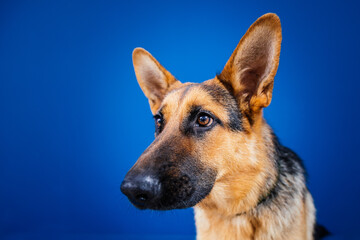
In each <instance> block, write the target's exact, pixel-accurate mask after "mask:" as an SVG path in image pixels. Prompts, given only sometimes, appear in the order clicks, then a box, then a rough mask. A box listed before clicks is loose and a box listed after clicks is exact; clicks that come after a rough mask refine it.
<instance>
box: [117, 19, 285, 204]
mask: <svg viewBox="0 0 360 240" xmlns="http://www.w3.org/2000/svg"><path fill="white" fill-rule="evenodd" d="M280 44H281V26H280V20H279V18H278V17H277V16H276V15H275V14H266V15H264V16H262V17H260V18H259V19H258V20H257V21H256V22H255V23H254V24H253V25H252V26H251V27H250V28H249V29H248V31H247V32H246V34H245V35H244V37H243V38H242V39H241V40H240V42H239V44H238V46H237V47H236V49H235V51H234V52H233V54H232V55H231V57H230V59H229V60H228V62H227V63H226V65H225V67H224V69H223V71H222V72H221V74H219V75H218V76H216V77H215V78H213V79H210V80H207V81H205V82H203V83H200V84H197V83H181V82H179V81H178V80H176V78H175V77H173V76H172V75H171V74H170V73H169V72H168V71H167V70H166V69H165V68H164V67H163V66H161V65H160V63H159V62H158V61H157V60H156V59H155V58H154V57H153V56H151V55H150V53H148V52H147V51H145V50H144V49H141V48H136V49H135V50H134V52H133V63H134V68H135V74H136V77H137V80H138V82H139V85H140V87H141V89H142V90H143V92H144V94H145V96H146V97H147V98H148V100H149V104H150V108H151V111H152V113H153V115H154V120H155V140H154V141H153V143H152V144H151V145H150V146H149V147H148V148H147V149H146V150H145V151H144V153H143V154H142V155H141V156H140V158H139V159H138V160H137V162H136V163H135V165H134V166H133V167H132V168H131V169H130V170H129V172H128V173H127V175H126V177H125V179H124V181H123V183H122V185H121V190H122V192H123V193H124V194H125V195H126V196H128V198H129V200H130V201H131V202H132V203H133V204H134V205H135V206H136V207H138V208H140V209H145V208H150V209H158V210H167V209H175V208H187V207H192V206H195V205H196V204H198V203H201V204H203V205H204V206H206V205H211V204H220V202H219V201H226V200H227V199H231V198H237V199H244V201H250V200H249V199H247V198H248V197H249V196H251V195H253V196H257V195H256V193H255V192H256V191H261V189H260V188H261V187H260V186H262V184H263V182H262V181H265V179H264V178H265V175H264V174H263V170H264V169H266V168H268V166H267V164H268V163H266V162H265V161H263V160H261V159H263V158H266V156H265V155H266V154H267V153H266V151H265V150H264V149H265V147H266V146H265V145H266V144H265V143H264V141H263V139H264V137H266V136H267V135H269V133H268V132H266V131H265V132H264V129H263V127H262V126H264V120H263V117H262V109H263V108H264V107H267V106H268V105H269V104H270V101H271V97H272V89H273V82H274V76H275V74H276V71H277V67H278V62H279V55H280ZM263 150H264V151H263ZM230 182H232V183H231V184H229V183H230ZM256 189H258V190H256ZM253 198H256V197H253ZM254 201H255V199H254Z"/></svg>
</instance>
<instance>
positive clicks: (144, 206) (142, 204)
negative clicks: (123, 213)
mask: <svg viewBox="0 0 360 240" xmlns="http://www.w3.org/2000/svg"><path fill="white" fill-rule="evenodd" d="M128 199H129V201H130V202H131V203H132V205H134V206H135V207H136V208H138V209H141V210H144V209H147V207H146V204H145V203H142V202H138V201H135V200H132V199H130V198H128Z"/></svg>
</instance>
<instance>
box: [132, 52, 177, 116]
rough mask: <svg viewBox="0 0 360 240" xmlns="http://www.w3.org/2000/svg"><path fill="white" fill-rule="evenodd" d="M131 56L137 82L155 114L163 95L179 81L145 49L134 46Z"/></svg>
mask: <svg viewBox="0 0 360 240" xmlns="http://www.w3.org/2000/svg"><path fill="white" fill-rule="evenodd" d="M132 57H133V64H134V69H135V74H136V78H137V80H138V83H139V85H140V87H141V89H142V91H143V92H144V94H145V96H146V97H147V98H148V99H149V104H150V109H151V112H152V113H153V114H155V113H156V111H157V110H158V109H159V107H160V105H161V102H162V100H163V99H164V97H165V95H166V94H167V93H168V92H169V90H171V88H172V87H174V86H175V85H176V84H179V83H180V82H179V81H178V80H176V78H175V77H174V76H173V75H171V73H170V72H168V71H167V70H166V69H165V68H164V67H163V66H161V65H160V63H159V62H158V61H156V59H155V58H154V57H153V56H151V54H150V53H149V52H147V51H146V50H145V49H143V48H135V49H134V51H133V54H132Z"/></svg>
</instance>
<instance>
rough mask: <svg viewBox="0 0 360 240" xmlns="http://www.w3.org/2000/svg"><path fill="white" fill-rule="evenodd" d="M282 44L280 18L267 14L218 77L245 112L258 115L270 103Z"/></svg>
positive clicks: (244, 40) (243, 39) (247, 36)
mask: <svg viewBox="0 0 360 240" xmlns="http://www.w3.org/2000/svg"><path fill="white" fill-rule="evenodd" d="M280 45H281V25H280V19H279V18H278V16H277V15H275V14H273V13H268V14H265V15H263V16H261V17H260V18H259V19H258V20H256V22H255V23H253V24H252V25H251V26H250V28H249V29H248V31H247V32H246V33H245V35H244V36H243V37H242V39H241V40H240V42H239V44H238V45H237V47H236V49H235V51H234V52H233V54H232V55H231V57H230V59H229V60H228V62H227V63H226V65H225V67H224V69H223V71H222V72H221V74H220V75H218V79H219V80H220V81H221V82H223V84H224V85H225V86H226V87H227V88H228V89H229V90H230V91H232V93H233V94H234V96H235V97H236V98H237V99H238V101H239V103H240V108H241V109H242V110H244V111H247V112H248V113H250V114H252V113H257V112H259V111H260V110H261V109H262V108H264V107H267V106H268V105H269V104H270V102H271V97H272V89H273V85H274V77H275V74H276V71H277V68H278V64H279V56H280Z"/></svg>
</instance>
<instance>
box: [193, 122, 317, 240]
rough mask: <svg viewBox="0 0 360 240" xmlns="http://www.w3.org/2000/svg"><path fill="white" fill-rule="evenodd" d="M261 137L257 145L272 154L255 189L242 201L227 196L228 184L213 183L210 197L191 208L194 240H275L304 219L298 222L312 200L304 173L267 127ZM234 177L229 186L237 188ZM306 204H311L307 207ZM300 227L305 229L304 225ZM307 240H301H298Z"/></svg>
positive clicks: (268, 154) (258, 178) (291, 154)
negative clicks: (286, 229)
mask: <svg viewBox="0 0 360 240" xmlns="http://www.w3.org/2000/svg"><path fill="white" fill-rule="evenodd" d="M262 137H263V139H262V141H260V143H257V144H261V143H262V144H263V145H266V146H267V149H271V151H268V152H266V154H265V155H266V156H267V157H268V159H266V160H267V161H265V162H266V163H267V164H265V165H264V168H263V169H262V171H259V174H258V176H257V181H258V184H257V185H256V186H258V187H257V188H256V187H254V186H252V188H251V191H249V192H248V193H247V194H246V195H245V197H243V198H241V199H239V198H238V199H236V198H235V197H234V196H236V195H237V194H235V193H232V194H229V195H230V196H229V195H227V194H226V193H229V192H230V190H229V188H227V187H228V185H229V183H228V182H226V181H225V183H226V184H223V183H222V181H219V183H216V184H215V185H214V189H213V191H212V192H211V193H210V194H209V196H208V197H206V198H205V199H204V200H203V201H202V202H200V203H199V204H198V205H196V206H195V207H194V210H195V220H196V228H197V235H198V238H197V239H207V240H208V239H216V240H220V239H258V237H254V236H260V235H261V234H263V235H262V236H263V237H264V236H265V237H264V238H262V237H260V238H259V239H272V237H273V236H278V235H277V233H278V232H283V229H284V228H291V226H290V225H291V224H293V225H294V226H295V225H297V224H299V221H295V220H294V219H297V218H300V219H304V217H303V218H301V214H304V212H306V208H310V210H311V208H313V207H312V205H311V204H312V201H311V200H306V199H307V198H311V196H310V195H309V194H308V192H307V189H306V186H305V184H304V182H305V181H304V172H303V168H302V165H301V164H300V161H298V160H297V159H296V158H297V156H296V155H295V154H294V153H293V152H292V151H291V150H289V149H287V148H285V147H283V146H281V145H280V143H279V142H278V140H277V138H276V136H274V135H273V133H272V131H271V129H270V127H269V126H267V125H266V127H265V128H264V129H263V130H262ZM269 146H271V147H270V148H269ZM257 147H258V148H259V147H261V146H259V145H257ZM262 156H264V155H262ZM287 157H291V158H295V161H291V162H294V164H295V165H293V166H290V165H289V164H290V162H288V161H287V159H286V158H287ZM262 160H264V159H262ZM292 160H294V159H292ZM298 163H299V164H298ZM292 169H296V171H298V173H297V174H294V173H292V172H291V170H292ZM235 175H236V173H233V175H232V176H227V177H228V179H232V183H231V184H235V185H236V184H239V183H238V182H237V181H236V179H237V178H236V177H235V178H234V176H235ZM238 176H241V174H238ZM224 178H226V176H224ZM238 178H239V177H238ZM234 179H235V180H234ZM239 182H240V180H239ZM292 185H296V186H297V187H296V189H295V190H294V189H293V191H292V192H290V193H289V191H288V189H289V188H293V186H292ZM223 189H225V190H223ZM231 189H234V188H231ZM235 189H236V188H235ZM221 190H223V191H221ZM306 202H309V203H311V204H308V206H306ZM279 206H283V207H281V208H279ZM299 209H300V212H299ZM310 210H309V211H310ZM301 211H302V212H301ZM309 222H311V221H309ZM303 225H306V222H304V223H303ZM297 229H301V227H298V228H297ZM262 231H263V232H262ZM294 231H295V230H294ZM308 232H309V231H308ZM310 232H311V231H310ZM310 238H311V237H306V236H301V237H300V238H299V239H310ZM273 239H282V238H279V237H275V238H273Z"/></svg>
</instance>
